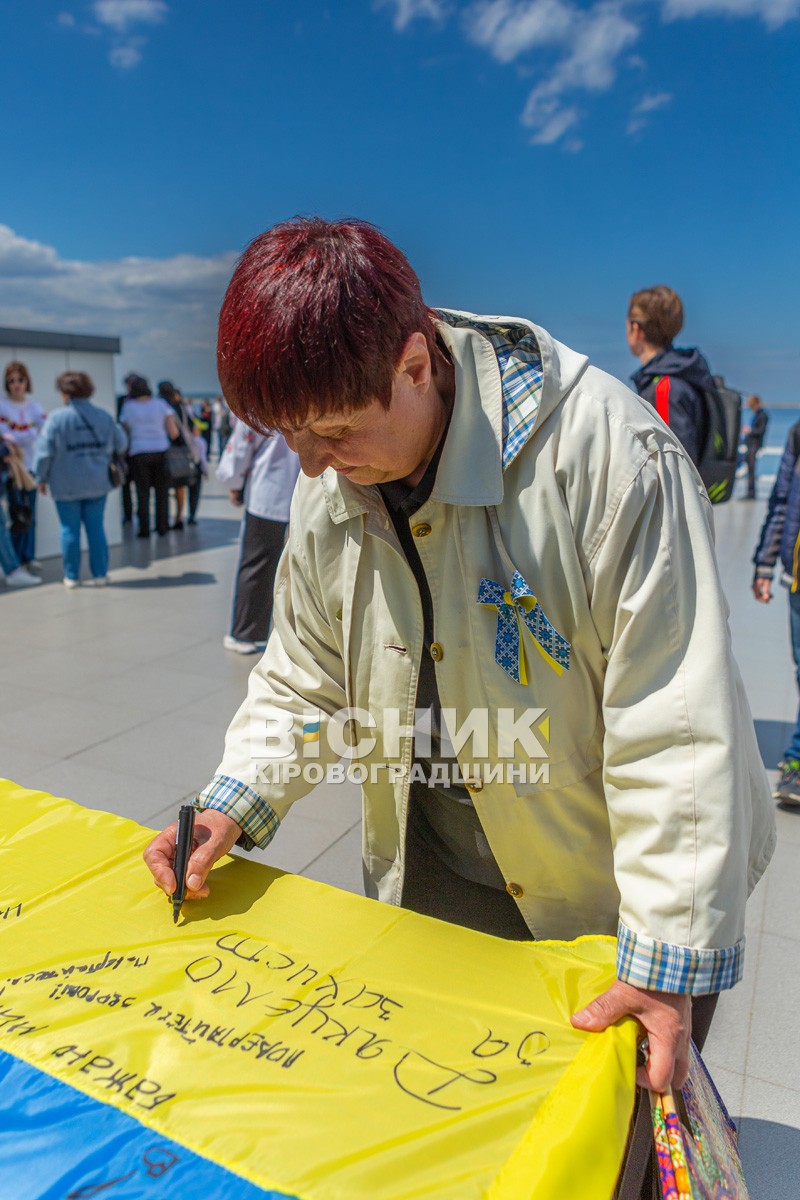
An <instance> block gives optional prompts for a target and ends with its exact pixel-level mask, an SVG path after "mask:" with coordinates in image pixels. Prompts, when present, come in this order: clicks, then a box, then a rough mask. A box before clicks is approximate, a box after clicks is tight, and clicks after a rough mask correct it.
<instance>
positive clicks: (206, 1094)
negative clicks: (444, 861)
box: [0, 783, 636, 1200]
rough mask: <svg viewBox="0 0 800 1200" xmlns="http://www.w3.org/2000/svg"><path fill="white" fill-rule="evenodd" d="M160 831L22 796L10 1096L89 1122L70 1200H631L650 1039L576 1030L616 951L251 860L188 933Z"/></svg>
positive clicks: (2, 819)
mask: <svg viewBox="0 0 800 1200" xmlns="http://www.w3.org/2000/svg"><path fill="white" fill-rule="evenodd" d="M150 836H151V834H150V831H147V830H144V829H142V828H141V827H140V826H138V825H136V824H134V823H133V822H131V821H125V820H122V819H120V818H117V817H112V816H109V815H107V814H103V813H99V812H94V811H91V810H88V809H83V808H80V807H79V806H77V805H75V804H72V803H70V802H69V801H66V800H58V799H55V798H53V797H51V796H47V795H44V794H43V793H35V792H28V791H24V790H23V789H21V788H18V787H15V786H14V785H13V784H10V783H0V861H2V872H1V873H0V888H2V894H0V1077H4V1078H5V1084H4V1088H3V1089H2V1091H3V1095H4V1096H5V1100H4V1101H0V1103H5V1104H6V1106H7V1107H8V1109H9V1111H10V1110H11V1109H12V1108H13V1107H14V1105H15V1099H14V1095H15V1093H14V1087H18V1088H19V1092H18V1096H20V1097H22V1096H24V1097H27V1098H29V1099H26V1100H25V1103H23V1102H22V1101H21V1100H19V1101H18V1102H17V1107H16V1111H17V1113H19V1112H22V1111H25V1104H26V1103H29V1107H30V1111H31V1112H35V1113H36V1118H35V1119H36V1122H38V1125H37V1128H41V1124H42V1122H44V1123H45V1124H46V1122H47V1099H46V1098H47V1096H48V1095H50V1096H51V1097H52V1106H53V1112H54V1114H55V1113H56V1112H60V1113H62V1114H63V1113H64V1112H66V1111H69V1112H70V1113H72V1117H71V1120H72V1121H73V1124H74V1125H75V1128H74V1130H73V1133H72V1135H71V1139H70V1146H71V1151H70V1153H72V1154H73V1155H75V1154H77V1160H74V1159H73V1160H71V1159H70V1158H69V1156H67V1158H66V1159H64V1154H63V1153H62V1154H61V1157H60V1159H59V1161H58V1162H57V1163H56V1161H55V1160H53V1161H50V1162H49V1166H47V1165H45V1167H43V1168H42V1169H43V1171H45V1174H46V1171H47V1170H49V1171H50V1172H51V1174H53V1173H54V1172H57V1171H61V1172H62V1174H63V1178H64V1180H66V1179H67V1178H68V1181H69V1184H70V1187H69V1188H66V1187H65V1190H64V1194H65V1195H66V1194H67V1192H69V1191H70V1189H71V1191H72V1192H74V1193H75V1194H76V1195H77V1194H79V1193H81V1189H82V1188H83V1189H87V1188H95V1189H97V1188H99V1187H100V1186H101V1185H103V1186H104V1187H107V1194H108V1195H109V1197H111V1198H112V1200H117V1197H119V1200H123V1197H124V1196H125V1195H131V1196H137V1195H142V1194H143V1191H142V1188H143V1183H142V1181H143V1180H144V1179H150V1180H152V1179H154V1178H156V1177H158V1180H159V1188H160V1190H159V1191H158V1192H157V1193H155V1194H157V1196H158V1198H159V1200H162V1197H163V1198H164V1200H167V1198H170V1200H171V1197H172V1196H173V1195H174V1196H175V1197H177V1196H178V1195H180V1196H181V1198H182V1200H185V1196H186V1192H187V1179H188V1176H187V1172H194V1175H192V1179H193V1180H194V1190H197V1186H198V1181H201V1186H202V1189H203V1190H204V1191H205V1192H206V1194H214V1195H215V1200H216V1197H219V1198H220V1200H225V1198H226V1197H227V1196H228V1194H230V1196H231V1197H234V1196H236V1197H237V1198H238V1197H247V1198H248V1200H249V1198H250V1197H251V1195H252V1196H253V1197H256V1196H261V1197H263V1196H264V1195H267V1196H273V1197H291V1198H293V1200H295V1198H296V1200H361V1198H363V1200H375V1197H380V1198H381V1200H401V1198H402V1200H409V1198H411V1197H430V1198H434V1197H435V1198H441V1200H446V1198H449V1200H470V1198H471V1197H474V1198H475V1200H477V1198H478V1197H487V1198H488V1200H526V1198H530V1200H563V1198H564V1197H565V1196H569V1197H570V1198H571V1200H608V1197H609V1196H610V1194H611V1191H612V1190H613V1186H614V1181H615V1179H616V1176H617V1173H618V1170H619V1166H620V1162H621V1159H622V1155H623V1152H624V1145H625V1137H626V1131H627V1124H628V1119H629V1116H630V1111H631V1107H632V1102H633V1077H634V1065H633V1063H634V1053H635V1038H636V1031H635V1026H634V1025H633V1024H632V1023H628V1024H625V1025H624V1026H622V1027H620V1028H615V1029H612V1030H609V1031H608V1032H607V1033H605V1034H602V1035H592V1034H584V1033H580V1032H578V1031H576V1030H574V1029H572V1027H571V1026H570V1024H569V1015H570V1013H572V1012H573V1011H575V1009H577V1008H578V1007H580V1006H581V1005H582V1004H584V1003H586V1002H587V1001H588V1000H589V999H590V998H591V997H592V996H594V995H596V994H597V993H598V992H600V991H602V990H603V989H604V988H605V987H606V986H608V984H609V983H610V981H611V980H612V978H613V974H614V949H615V946H614V942H613V940H612V939H608V938H582V939H580V940H579V941H578V942H575V943H571V944H565V943H554V942H550V943H547V942H545V943H538V944H521V943H513V942H505V941H502V940H500V939H497V938H491V937H486V936H484V935H481V934H477V933H473V932H471V931H469V930H465V929H460V928H458V927H455V926H451V925H447V924H445V923H443V922H439V921H434V920H431V919H428V918H424V917H420V916H417V915H415V914H413V913H407V912H405V911H403V910H401V909H396V908H392V907H390V906H386V905H382V904H378V903H376V902H373V901H369V900H365V899H362V898H361V897H357V896H352V895H350V894H348V893H343V892H339V891H337V890H335V889H333V888H330V887H326V886H325V885H323V884H318V883H314V882H312V881H309V880H306V879H300V878H297V877H294V876H292V875H288V874H283V873H281V872H278V871H275V870H272V869H270V868H267V867H264V866H262V865H260V864H257V863H254V862H251V861H247V860H245V859H243V858H235V859H226V860H224V861H223V862H222V863H220V864H218V865H217V867H216V868H215V869H214V871H213V874H212V877H211V880H210V882H211V887H212V895H211V898H210V899H209V900H206V901H201V902H198V903H195V904H192V903H191V902H187V903H186V904H185V905H184V909H183V919H182V920H181V921H180V923H179V924H178V925H177V926H173V924H172V920H171V912H170V906H169V903H168V901H167V899H166V898H165V897H164V896H163V895H162V894H161V893H160V892H158V891H157V890H156V889H155V888H154V886H153V885H152V884H151V882H150V879H149V876H148V874H147V871H146V868H145V867H144V865H143V863H142V861H141V851H142V848H143V847H144V845H145V844H146V842H147V841H148V840H149V837H150ZM4 1073H5V1075H4ZM9 1081H12V1082H11V1084H10V1083H9ZM12 1085H13V1086H12ZM65 1089H66V1095H72V1097H73V1098H74V1101H75V1103H74V1104H73V1105H67V1108H65V1107H64V1095H65ZM120 1121H122V1122H124V1123H125V1130H126V1131H127V1132H126V1134H125V1137H123V1136H122V1134H120V1132H119V1127H118V1126H117V1125H116V1124H115V1122H120ZM2 1123H3V1122H2V1117H0V1127H2ZM54 1123H56V1124H57V1122H56V1121H55V1117H54ZM78 1123H82V1125H81V1129H80V1130H79V1129H78ZM106 1126H108V1128H109V1130H110V1132H109V1133H108V1135H107V1143H106V1152H105V1153H101V1152H99V1151H98V1145H102V1144H104V1143H103V1142H102V1138H103V1137H105V1136H106V1135H105V1134H104V1133H103V1132H102V1131H103V1130H104V1129H105V1128H106ZM126 1138H127V1140H125V1139H126ZM98 1139H99V1142H98ZM17 1143H19V1154H20V1156H21V1157H20V1161H21V1162H22V1161H23V1160H24V1156H25V1145H24V1143H25V1139H24V1137H23V1136H21V1135H19V1134H18V1135H17V1137H16V1138H15V1145H16V1144H17ZM76 1147H78V1149H76ZM80 1147H83V1149H82V1150H81V1149H80ZM79 1150H80V1152H79ZM9 1155H10V1148H6V1147H2V1146H0V1195H2V1194H4V1193H3V1187H4V1186H5V1185H6V1183H7V1179H6V1178H4V1175H5V1174H6V1173H7V1172H9V1171H13V1169H14V1164H13V1159H12V1158H11V1157H9ZM126 1156H127V1157H126ZM45 1158H46V1156H45ZM48 1161H49V1160H48ZM211 1170H213V1171H217V1172H219V1178H217V1179H216V1180H215V1182H213V1183H209V1182H208V1180H207V1178H205V1177H203V1176H202V1172H203V1171H211ZM115 1172H116V1174H115ZM23 1174H24V1172H22V1173H21V1175H20V1178H21V1177H22V1175H23ZM117 1178H118V1179H119V1180H122V1181H123V1182H120V1183H115V1184H114V1188H118V1189H119V1190H114V1189H113V1188H112V1187H111V1186H109V1180H111V1181H112V1182H113V1180H114V1179H117ZM126 1180H127V1182H126ZM202 1180H205V1181H204V1182H202ZM56 1181H57V1176H56V1175H55V1174H53V1182H54V1183H55V1182H56ZM40 1184H41V1177H39V1180H38V1183H37V1186H40ZM229 1185H230V1187H231V1189H232V1190H230V1192H228V1191H226V1187H228V1186H229ZM189 1186H192V1185H191V1184H189ZM126 1187H128V1188H130V1189H131V1190H130V1191H129V1192H125V1190H124V1189H125V1188H126ZM170 1187H172V1188H173V1190H170ZM137 1188H138V1189H139V1190H138V1191H137V1190H136V1189H137ZM237 1189H238V1190H237ZM247 1189H250V1190H247ZM35 1194H36V1193H35V1192H31V1193H30V1195H31V1196H34V1195H35ZM59 1194H60V1193H59ZM82 1194H85V1195H88V1194H89V1192H88V1191H85V1190H84V1192H83V1193H82ZM92 1194H104V1195H105V1194H106V1192H105V1191H102V1192H99V1193H98V1192H97V1191H95V1192H94V1193H92ZM15 1200H17V1193H15ZM18 1200H26V1194H25V1193H24V1191H22V1192H19V1193H18Z"/></svg>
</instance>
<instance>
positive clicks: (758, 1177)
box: [737, 1078, 800, 1200]
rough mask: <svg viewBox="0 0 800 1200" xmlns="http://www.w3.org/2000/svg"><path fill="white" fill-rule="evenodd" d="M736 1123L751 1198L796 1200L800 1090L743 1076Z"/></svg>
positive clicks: (799, 1136)
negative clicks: (740, 1109) (738, 1118)
mask: <svg viewBox="0 0 800 1200" xmlns="http://www.w3.org/2000/svg"><path fill="white" fill-rule="evenodd" d="M737 1124H738V1128H739V1148H740V1151H741V1155H742V1162H743V1165H744V1172H745V1180H746V1182H747V1187H748V1190H749V1192H750V1200H797V1197H798V1195H800V1183H798V1171H797V1162H798V1160H800V1091H795V1090H793V1089H789V1088H781V1087H775V1086H774V1085H772V1084H769V1083H764V1082H763V1081H762V1080H760V1079H753V1078H748V1079H746V1080H745V1084H744V1090H743V1094H742V1116H741V1118H740V1120H739V1121H738V1122H737Z"/></svg>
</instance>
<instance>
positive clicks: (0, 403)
mask: <svg viewBox="0 0 800 1200" xmlns="http://www.w3.org/2000/svg"><path fill="white" fill-rule="evenodd" d="M4 382H5V391H6V394H5V396H0V437H2V438H4V439H5V441H7V442H11V443H12V444H13V445H15V446H18V447H19V449H20V450H21V451H22V459H23V465H24V467H25V469H26V471H29V472H32V471H33V448H34V446H35V445H36V439H37V438H38V436H39V433H40V432H41V429H42V426H43V425H44V423H45V421H46V419H47V416H46V413H45V411H44V409H43V408H41V407H40V405H38V404H37V403H36V401H35V400H34V399H33V397H32V396H31V395H30V392H31V390H32V389H31V377H30V375H29V374H28V368H27V367H26V366H25V364H24V363H21V362H10V363H7V364H6V370H5V380H4ZM9 499H10V501H11V503H12V504H25V505H27V507H28V508H29V509H30V510H31V521H30V525H29V526H28V527H27V528H26V529H20V530H18V531H16V532H15V530H14V529H13V527H12V530H11V542H12V545H13V547H14V551H15V553H16V555H17V558H18V559H19V561H20V562H21V563H22V565H23V567H27V568H28V569H29V570H30V568H33V569H34V570H38V567H39V564H38V562H37V561H36V488H33V490H30V489H27V488H26V489H25V490H24V491H23V490H22V489H19V488H13V487H12V488H10V489H9Z"/></svg>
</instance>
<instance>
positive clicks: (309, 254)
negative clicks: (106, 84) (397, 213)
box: [145, 218, 775, 1120]
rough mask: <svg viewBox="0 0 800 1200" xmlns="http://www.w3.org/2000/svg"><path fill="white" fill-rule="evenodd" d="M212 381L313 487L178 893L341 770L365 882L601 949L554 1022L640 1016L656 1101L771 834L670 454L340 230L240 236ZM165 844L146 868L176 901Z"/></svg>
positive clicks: (523, 344)
mask: <svg viewBox="0 0 800 1200" xmlns="http://www.w3.org/2000/svg"><path fill="white" fill-rule="evenodd" d="M218 370H219V377H220V381H221V383H222V386H223V388H224V391H225V396H226V399H227V400H228V402H229V404H230V406H231V409H232V410H233V411H234V412H235V413H236V415H237V416H239V417H241V418H242V419H243V420H244V421H246V422H247V424H248V425H250V426H251V427H252V428H256V429H262V430H269V429H278V430H280V431H281V432H282V433H283V434H284V435H285V437H286V440H287V442H288V443H289V445H290V446H292V447H293V448H294V449H295V450H296V451H297V453H298V455H299V457H300V463H301V467H302V470H303V473H304V475H305V478H304V477H303V476H301V478H300V480H299V481H298V484H297V487H296V489H295V493H294V500H293V503H292V512H291V519H290V525H289V538H288V542H287V547H286V550H285V551H284V554H283V556H282V558H281V562H280V564H279V567H278V574H277V581H276V587H275V599H274V608H273V614H274V630H273V634H272V636H271V638H270V640H269V642H268V644H267V648H266V651H265V653H264V656H263V658H262V659H261V661H260V663H259V664H258V665H257V666H256V667H255V669H254V670H253V672H252V673H251V676H250V683H249V689H248V697H247V700H246V702H245V703H244V704H243V705H242V707H241V708H240V710H239V712H238V714H237V715H236V717H234V720H233V722H232V724H231V726H230V729H229V731H228V736H227V739H226V745H225V753H224V757H223V760H222V763H221V764H220V767H219V769H218V772H217V775H216V776H215V777H214V779H213V780H212V781H211V783H210V784H209V785H208V786H207V787H206V788H205V789H204V791H203V792H202V793H201V795H200V797H199V806H200V807H201V808H202V809H203V810H204V811H202V812H201V813H200V814H199V815H198V818H197V824H196V831H197V833H196V837H197V844H196V849H195V850H194V852H193V854H192V857H191V859H190V862H189V869H188V880H187V883H188V889H189V890H188V894H189V896H191V897H194V898H198V897H202V896H206V895H207V894H208V891H209V887H208V884H207V882H206V876H207V875H208V871H209V869H210V867H211V864H212V863H213V862H214V861H216V859H217V858H219V857H220V856H221V855H222V854H223V853H225V852H226V851H227V850H229V849H230V848H231V846H232V845H233V844H234V843H235V842H237V841H239V842H240V843H241V844H242V845H244V846H253V845H259V846H264V845H266V844H267V843H268V842H269V841H270V840H271V838H272V837H273V836H274V834H275V832H276V830H277V829H278V826H279V824H280V822H281V820H283V819H284V818H285V817H286V815H287V813H288V811H289V808H290V807H291V805H292V803H293V802H294V801H295V800H297V799H299V798H300V797H302V796H303V795H304V794H306V793H307V792H309V791H310V790H311V788H312V786H313V785H314V783H316V782H318V781H319V779H320V774H319V772H320V771H323V772H324V769H325V767H326V766H330V768H331V770H332V771H333V770H334V769H335V768H338V767H339V765H340V764H339V760H340V758H341V756H342V755H343V754H347V753H349V754H350V756H351V758H356V759H357V760H358V761H357V763H356V766H357V767H358V768H359V780H360V781H361V783H362V795H363V805H364V809H363V811H364V833H363V850H364V867H365V878H366V881H367V889H368V892H369V894H370V895H373V896H376V897H378V898H380V899H383V900H385V901H387V902H390V903H394V904H403V905H405V906H406V907H408V908H411V909H414V910H416V911H418V912H423V913H427V914H429V915H432V916H436V917H439V918H441V919H444V920H447V921H452V922H455V923H457V924H462V925H467V926H470V927H472V928H475V929H480V930H483V931H485V932H487V933H491V934H495V935H499V936H502V937H507V938H515V939H524V938H532V937H535V938H574V937H577V936H578V935H580V934H583V933H595V934H609V935H615V934H616V935H617V944H618V957H617V975H618V978H617V979H616V981H615V982H614V983H613V984H612V985H611V986H610V987H609V988H608V989H607V990H606V991H605V992H604V993H603V994H602V996H600V997H598V998H597V999H596V1000H595V1001H593V1002H592V1003H590V1004H589V1005H588V1006H587V1008H585V1009H583V1010H581V1012H580V1013H577V1014H575V1016H574V1017H573V1022H574V1024H575V1025H576V1026H577V1027H578V1028H580V1029H582V1030H591V1031H596V1030H600V1029H603V1028H606V1027H607V1026H608V1025H609V1024H611V1023H613V1022H614V1021H617V1020H619V1019H620V1018H621V1017H623V1016H624V1015H626V1014H633V1015H634V1016H635V1017H636V1018H637V1019H638V1020H639V1021H640V1022H641V1024H642V1026H643V1027H644V1029H645V1030H646V1031H647V1033H648V1036H649V1046H650V1056H649V1060H648V1062H647V1064H646V1065H645V1066H643V1067H642V1068H641V1069H640V1071H639V1076H638V1078H639V1082H640V1083H641V1084H642V1085H644V1086H649V1087H651V1088H653V1089H654V1090H656V1091H663V1090H667V1089H668V1088H669V1087H670V1086H675V1087H678V1086H680V1084H682V1082H683V1080H684V1079H685V1077H686V1071H687V1061H688V1058H687V1056H688V1047H689V1032H690V1029H691V1027H692V1015H691V1014H692V1007H691V1004H690V997H691V996H692V995H694V997H695V1015H694V1020H695V1028H694V1032H695V1034H696V1038H695V1040H696V1041H697V1039H698V1038H699V1039H700V1041H702V1035H703V1033H704V1031H705V1029H706V1028H707V1025H708V1022H709V1021H710V1016H711V1013H712V1012H713V1008H714V1004H715V1003H716V998H717V993H718V992H719V991H720V990H722V989H723V988H728V987H732V986H733V985H734V984H735V983H736V982H737V980H738V979H739V977H740V975H741V971H742V956H743V953H744V904H745V899H746V896H747V893H748V887H750V886H752V885H753V884H754V883H755V881H756V879H757V878H758V877H759V875H760V874H761V873H762V872H763V870H764V868H765V866H766V864H767V862H768V860H769V857H770V854H771V851H772V847H773V845H774V836H775V835H774V824H773V820H772V813H771V804H770V798H769V790H768V788H767V784H766V778H765V775H764V771H763V767H761V765H760V757H759V754H758V748H757V745H756V741H755V735H754V731H753V723H752V719H751V717H750V714H749V712H748V710H747V706H746V702H745V701H744V697H743V689H742V686H741V681H740V678H739V675H738V671H737V668H736V666H735V664H734V663H733V661H732V658H731V656H730V636H729V632H728V628H727V611H726V605H725V600H724V597H723V594H722V591H721V588H720V585H719V574H718V571H717V566H716V562H715V559H714V549H713V534H712V529H711V518H710V511H709V505H708V498H707V496H706V495H705V494H704V492H703V491H702V488H701V487H700V486H699V484H698V480H697V476H696V474H695V472H694V470H693V468H692V466H691V464H690V463H689V461H688V459H687V457H686V455H685V453H684V451H683V450H682V448H681V446H680V445H679V443H678V442H677V441H676V440H675V437H674V436H673V435H672V434H671V433H670V431H669V430H668V429H667V428H666V427H665V426H664V425H663V423H662V422H660V421H658V419H657V418H656V416H655V415H654V414H653V413H652V411H651V410H650V409H649V408H648V406H646V405H642V403H641V402H640V400H639V399H638V398H637V397H636V396H634V395H633V394H632V393H631V392H630V391H629V390H628V389H627V388H626V387H624V386H623V385H622V384H621V383H619V382H618V381H617V380H614V379H612V378H611V377H610V376H608V375H606V374H604V373H603V372H602V371H598V370H597V369H595V368H593V367H591V366H590V365H589V363H588V362H587V359H586V358H585V357H584V356H583V355H581V354H577V353H575V352H574V351H572V350H570V349H568V348H567V347H566V346H563V345H561V344H560V343H559V342H557V341H556V340H555V339H553V338H552V337H550V335H549V334H548V333H547V332H546V331H545V330H544V329H542V328H541V327H540V326H538V325H535V324H533V323H532V322H531V321H530V320H528V319H526V318H523V317H491V316H476V315H474V314H471V313H465V312H459V311H452V310H437V311H433V310H431V309H429V308H428V307H427V306H426V304H425V303H424V301H423V299H422V294H421V290H420V286H419V281H418V280H417V277H416V275H415V274H414V272H413V270H412V269H411V267H410V265H409V263H408V262H407V260H406V258H405V256H404V255H403V254H402V253H401V251H400V250H398V249H397V247H396V246H393V245H392V243H391V242H390V241H389V240H388V239H387V238H386V237H384V236H383V234H381V233H380V232H379V231H378V230H377V229H375V228H374V227H373V226H370V225H367V224H365V223H364V222H361V221H331V222H328V221H323V220H321V219H319V218H307V219H306V218H303V219H296V220H294V221H288V222H283V223H282V224H280V225H277V226H275V228H274V229H271V230H269V231H268V232H267V233H265V234H263V235H262V236H261V237H260V238H257V239H256V241H255V242H254V243H253V244H252V245H251V246H250V247H249V249H248V250H247V251H246V253H245V254H244V256H243V258H242V260H241V261H240V263H239V265H238V266H237V268H236V271H235V273H234V276H233V279H232V280H231V284H230V287H229V289H228V293H227V295H226V297H225V302H224V304H223V306H222V312H221V315H220V328H219V343H218ZM343 723H347V724H348V727H349V728H350V730H351V734H352V736H351V738H350V744H349V746H348V745H347V744H346V743H345V741H344V739H343V737H342V726H343ZM309 746H311V747H312V751H313V756H312V761H311V762H310V763H309V762H307V761H306V759H307V758H308V757H309V754H308V747H309ZM331 778H334V776H333V775H332V776H331ZM174 845H175V827H174V826H171V827H170V829H168V830H166V831H165V832H164V833H162V834H159V835H158V836H157V837H156V838H155V839H154V840H153V842H152V843H151V844H150V846H149V847H148V849H147V850H146V852H145V858H146V860H147V862H148V864H149V866H150V868H151V870H152V872H153V875H154V877H155V879H156V881H157V882H158V883H159V885H160V886H161V887H162V888H163V889H164V890H165V891H166V892H167V893H168V894H171V893H172V891H173V890H174V888H175V877H174V873H173V869H172V862H173V854H174ZM720 847H724V848H725V852H724V853H721V852H720ZM645 1108H646V1115H647V1117H648V1120H649V1107H648V1106H645ZM643 1111H644V1109H643Z"/></svg>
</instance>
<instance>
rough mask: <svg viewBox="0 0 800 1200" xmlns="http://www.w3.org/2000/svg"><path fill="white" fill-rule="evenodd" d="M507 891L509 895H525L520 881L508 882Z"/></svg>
mask: <svg viewBox="0 0 800 1200" xmlns="http://www.w3.org/2000/svg"><path fill="white" fill-rule="evenodd" d="M506 891H507V892H508V894H509V896H524V894H525V893H524V892H523V890H522V888H521V887H520V886H519V884H518V883H507V884H506Z"/></svg>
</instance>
